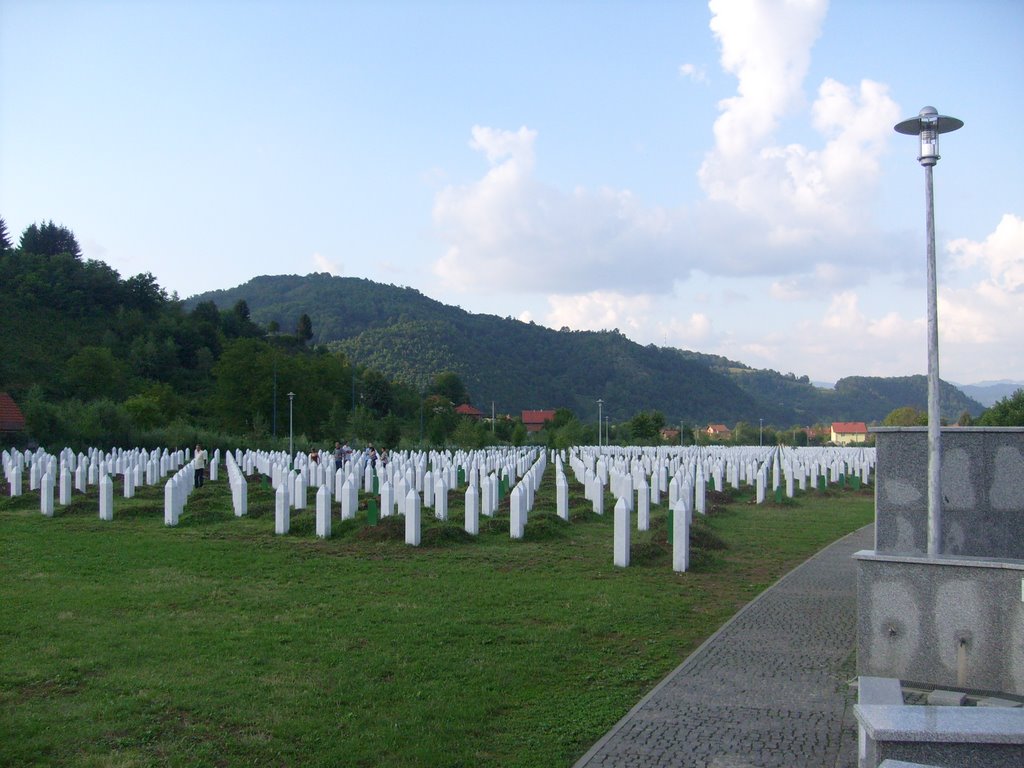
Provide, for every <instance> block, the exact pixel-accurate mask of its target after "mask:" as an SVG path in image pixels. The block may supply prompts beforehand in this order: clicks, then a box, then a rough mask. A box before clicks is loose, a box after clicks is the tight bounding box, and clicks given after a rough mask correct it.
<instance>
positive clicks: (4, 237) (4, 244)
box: [0, 217, 11, 253]
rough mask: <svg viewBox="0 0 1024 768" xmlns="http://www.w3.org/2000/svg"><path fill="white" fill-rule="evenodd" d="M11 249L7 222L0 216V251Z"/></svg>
mask: <svg viewBox="0 0 1024 768" xmlns="http://www.w3.org/2000/svg"><path fill="white" fill-rule="evenodd" d="M9 250H11V239H10V237H9V236H8V234H7V223H6V222H5V221H4V220H3V218H2V217H0V253H4V252H5V251H9Z"/></svg>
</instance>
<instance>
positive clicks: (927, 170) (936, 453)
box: [895, 107, 964, 557]
mask: <svg viewBox="0 0 1024 768" xmlns="http://www.w3.org/2000/svg"><path fill="white" fill-rule="evenodd" d="M963 125H964V123H963V120H958V119H957V118H955V117H947V116H946V115H940V114H939V113H938V111H937V110H936V109H935V107H922V108H921V112H920V113H919V114H918V116H917V117H912V118H910V119H909V120H904V121H903V122H901V123H898V124H897V125H896V126H895V129H896V132H897V133H903V134H906V135H908V136H918V137H919V138H920V142H921V152H920V155H918V158H917V160H918V162H919V163H921V165H922V166H924V195H925V235H926V239H927V241H928V242H927V248H928V268H927V281H928V556H929V557H936V556H938V555H939V553H940V551H941V549H942V480H941V467H942V433H941V431H940V424H939V420H940V415H939V320H938V299H937V289H936V277H935V274H936V270H935V200H934V194H933V190H932V168H934V167H935V164H936V163H937V162H938V161H939V134H940V133H950V132H951V131H955V130H957V129H959V128H962V127H963Z"/></svg>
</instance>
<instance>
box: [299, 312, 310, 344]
mask: <svg viewBox="0 0 1024 768" xmlns="http://www.w3.org/2000/svg"><path fill="white" fill-rule="evenodd" d="M295 336H296V338H298V340H299V341H300V342H302V343H303V344H306V343H308V342H310V341H311V340H312V339H313V321H312V320H311V319H310V317H309V315H307V314H306V313H305V312H303V313H302V316H301V317H299V322H298V324H297V325H296V326H295Z"/></svg>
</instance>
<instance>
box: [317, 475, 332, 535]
mask: <svg viewBox="0 0 1024 768" xmlns="http://www.w3.org/2000/svg"><path fill="white" fill-rule="evenodd" d="M316 535H317V536H319V537H320V538H321V539H329V538H330V537H331V494H330V493H329V492H328V490H327V486H326V485H321V486H320V489H319V490H318V491H317V492H316Z"/></svg>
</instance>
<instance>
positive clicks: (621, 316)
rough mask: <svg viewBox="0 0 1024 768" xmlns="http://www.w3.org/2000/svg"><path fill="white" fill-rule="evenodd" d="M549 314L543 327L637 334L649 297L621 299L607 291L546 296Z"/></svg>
mask: <svg viewBox="0 0 1024 768" xmlns="http://www.w3.org/2000/svg"><path fill="white" fill-rule="evenodd" d="M548 304H549V305H550V307H551V311H550V312H548V314H547V317H546V318H545V324H546V325H548V326H550V327H552V328H561V327H562V326H568V327H570V328H574V329H581V330H601V329H604V328H619V329H620V330H622V331H624V332H625V331H627V330H631V331H634V332H635V331H638V330H640V329H641V328H642V327H643V326H644V325H645V319H646V318H647V317H648V316H649V313H650V310H651V297H649V296H645V295H641V296H624V295H622V294H619V293H614V292H611V291H592V292H590V293H587V294H575V295H568V296H567V295H556V296H548Z"/></svg>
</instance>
